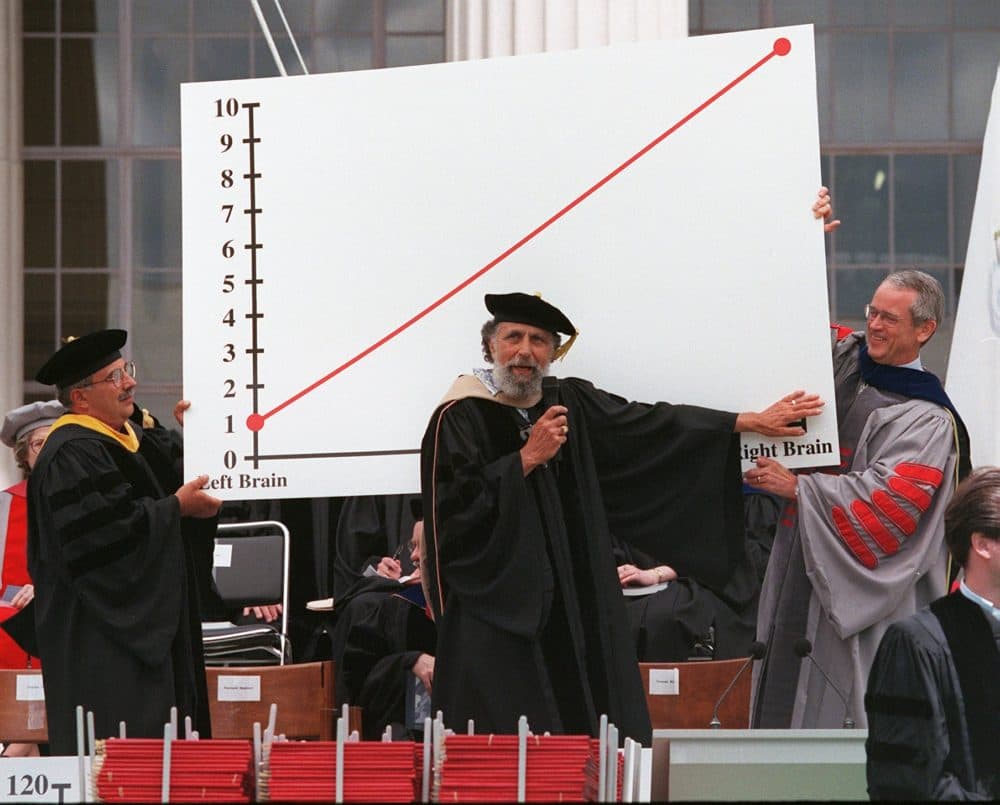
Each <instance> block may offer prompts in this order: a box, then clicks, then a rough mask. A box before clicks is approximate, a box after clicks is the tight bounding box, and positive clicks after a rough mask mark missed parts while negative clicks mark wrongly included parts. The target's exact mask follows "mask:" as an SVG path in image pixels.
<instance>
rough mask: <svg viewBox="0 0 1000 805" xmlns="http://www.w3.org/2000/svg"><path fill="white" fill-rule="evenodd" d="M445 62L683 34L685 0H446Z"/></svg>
mask: <svg viewBox="0 0 1000 805" xmlns="http://www.w3.org/2000/svg"><path fill="white" fill-rule="evenodd" d="M447 14H448V17H447V23H446V25H445V36H446V37H447V59H448V61H462V60H464V59H483V58H489V57H491V56H513V55H520V54H523V53H543V52H551V51H556V50H572V49H573V48H588V47H600V46H601V45H612V44H618V43H623V42H640V41H645V40H649V39H670V38H674V37H681V36H687V31H688V4H687V0H448V5H447Z"/></svg>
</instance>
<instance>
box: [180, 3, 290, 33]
mask: <svg viewBox="0 0 1000 805" xmlns="http://www.w3.org/2000/svg"><path fill="white" fill-rule="evenodd" d="M268 6H271V7H272V8H273V6H274V3H273V2H269V3H264V2H261V3H260V7H261V10H265V9H266V8H267V7H268ZM268 22H269V23H270V25H271V30H272V31H277V30H279V29H280V30H284V29H283V28H280V26H281V19H280V17H278V15H277V14H274V18H273V20H272V19H268ZM251 24H253V25H254V26H257V25H258V23H257V17H256V15H255V14H254V12H253V10H252V9H251V7H250V3H248V2H246V0H194V30H195V31H196V32H197V33H237V32H239V33H248V32H249V31H250V26H251Z"/></svg>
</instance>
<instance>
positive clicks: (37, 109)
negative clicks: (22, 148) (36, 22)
mask: <svg viewBox="0 0 1000 805" xmlns="http://www.w3.org/2000/svg"><path fill="white" fill-rule="evenodd" d="M55 54H56V48H55V42H54V41H53V40H52V39H25V40H24V54H23V56H22V69H23V70H24V83H25V92H24V144H25V145H54V144H55V141H56V56H55ZM28 87H30V91H29V90H28Z"/></svg>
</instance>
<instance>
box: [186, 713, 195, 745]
mask: <svg viewBox="0 0 1000 805" xmlns="http://www.w3.org/2000/svg"><path fill="white" fill-rule="evenodd" d="M192 726H193V725H192V724H191V716H184V740H186V741H190V740H191V728H192Z"/></svg>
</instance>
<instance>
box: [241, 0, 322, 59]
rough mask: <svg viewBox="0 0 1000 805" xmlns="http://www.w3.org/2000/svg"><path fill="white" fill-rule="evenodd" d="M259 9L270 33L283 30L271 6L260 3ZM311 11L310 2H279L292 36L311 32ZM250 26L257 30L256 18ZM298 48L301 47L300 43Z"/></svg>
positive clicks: (311, 4) (298, 0) (291, 0)
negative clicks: (262, 12)
mask: <svg viewBox="0 0 1000 805" xmlns="http://www.w3.org/2000/svg"><path fill="white" fill-rule="evenodd" d="M327 1H328V0H322V5H326V3H327ZM261 9H262V10H263V11H264V17H265V19H267V20H268V23H269V24H270V26H271V31H272V32H274V33H277V32H278V31H284V30H285V25H284V23H283V22H282V21H281V17H280V16H279V14H278V12H277V11H276V10H273V6H272V4H270V3H268V4H266V5H265V4H264V3H261ZM312 9H313V1H312V0H281V10H282V11H284V12H285V19H286V20H287V21H288V25H289V27H290V28H291V29H292V33H294V34H301V33H309V32H310V31H311V30H312V17H313V14H312ZM250 26H251V27H252V28H253V29H254V30H255V31H256V30H259V25H258V23H257V19H256V17H254V18H253V19H251V22H250ZM296 38H298V37H296ZM299 47H300V48H301V47H302V44H301V43H300V44H299Z"/></svg>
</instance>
